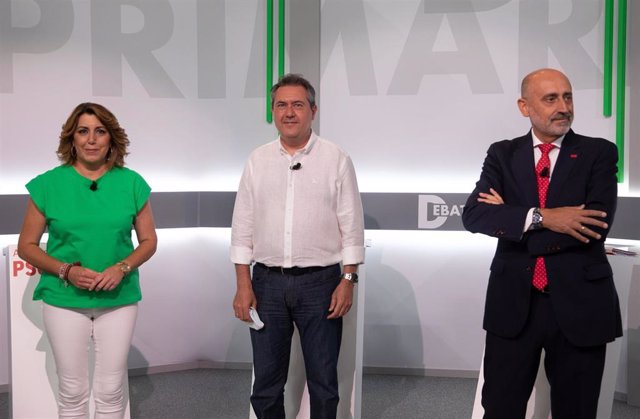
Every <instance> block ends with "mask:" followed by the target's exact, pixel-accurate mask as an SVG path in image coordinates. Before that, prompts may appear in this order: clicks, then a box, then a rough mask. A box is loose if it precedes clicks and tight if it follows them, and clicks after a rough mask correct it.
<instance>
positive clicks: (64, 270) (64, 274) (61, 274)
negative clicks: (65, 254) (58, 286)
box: [58, 262, 82, 287]
mask: <svg viewBox="0 0 640 419" xmlns="http://www.w3.org/2000/svg"><path fill="white" fill-rule="evenodd" d="M74 266H82V265H81V264H80V262H73V263H63V264H62V265H61V266H60V269H58V278H60V280H61V281H63V282H64V286H65V287H68V286H69V271H70V270H71V268H73V267H74Z"/></svg>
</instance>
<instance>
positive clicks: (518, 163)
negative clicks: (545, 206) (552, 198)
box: [511, 131, 540, 207]
mask: <svg viewBox="0 0 640 419" xmlns="http://www.w3.org/2000/svg"><path fill="white" fill-rule="evenodd" d="M511 172H512V173H513V174H514V177H515V180H516V184H517V185H520V187H521V188H522V190H521V192H522V196H523V197H524V199H525V202H524V204H526V205H527V206H530V207H538V206H539V205H540V204H539V201H538V184H537V183H536V173H535V167H534V159H533V139H532V137H531V131H529V133H528V134H527V135H525V136H524V137H520V140H519V141H518V143H517V145H516V148H515V150H514V152H513V160H512V167H511Z"/></svg>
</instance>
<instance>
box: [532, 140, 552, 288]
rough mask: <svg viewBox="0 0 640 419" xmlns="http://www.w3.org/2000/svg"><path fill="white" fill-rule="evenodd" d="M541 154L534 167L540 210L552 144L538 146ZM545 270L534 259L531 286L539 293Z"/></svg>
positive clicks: (545, 199) (541, 258) (543, 201)
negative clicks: (534, 264)
mask: <svg viewBox="0 0 640 419" xmlns="http://www.w3.org/2000/svg"><path fill="white" fill-rule="evenodd" d="M538 147H539V148H540V151H541V152H542V157H540V160H538V164H537V165H536V177H537V179H538V197H539V198H540V208H544V207H545V204H546V201H547V190H548V189H549V176H550V174H551V160H549V152H550V151H551V149H553V148H554V147H555V146H554V145H553V144H540V145H539V146H538ZM547 283H548V281H547V269H546V268H545V266H544V258H543V257H541V256H540V257H538V258H536V266H535V268H534V269H533V286H534V287H536V288H537V289H539V290H540V291H542V290H544V288H545V287H546V286H547Z"/></svg>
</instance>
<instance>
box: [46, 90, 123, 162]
mask: <svg viewBox="0 0 640 419" xmlns="http://www.w3.org/2000/svg"><path fill="white" fill-rule="evenodd" d="M85 114H88V115H93V116H95V117H96V118H98V119H99V120H100V122H101V123H102V124H103V125H104V126H105V128H106V129H107V131H108V132H109V136H110V137H111V147H110V149H109V152H108V153H107V161H106V163H107V165H108V166H109V167H113V166H118V167H122V166H124V158H125V156H127V155H128V154H129V152H128V151H127V147H128V146H129V137H127V133H126V132H125V131H124V128H122V127H121V126H120V123H118V119H117V118H116V117H115V115H114V114H113V113H111V111H110V110H109V109H107V108H105V107H104V106H102V105H100V104H98V103H90V102H86V103H81V104H79V105H78V106H76V108H75V109H74V110H73V112H71V115H69V118H67V121H66V122H65V123H64V125H63V126H62V132H60V143H59V145H58V151H57V154H58V159H59V160H60V161H61V162H62V163H63V164H66V165H72V164H74V163H75V162H76V158H77V156H76V154H75V153H73V152H72V151H73V134H74V133H75V131H76V129H77V128H78V120H79V119H80V117H81V116H82V115H85Z"/></svg>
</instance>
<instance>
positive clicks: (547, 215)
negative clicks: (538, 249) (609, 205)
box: [478, 188, 609, 243]
mask: <svg viewBox="0 0 640 419" xmlns="http://www.w3.org/2000/svg"><path fill="white" fill-rule="evenodd" d="M478 202H483V203H485V204H491V205H502V204H504V200H503V199H502V197H501V196H500V194H499V193H498V192H497V191H496V190H495V189H493V188H489V192H488V193H486V192H480V193H479V197H478ZM540 213H541V214H542V218H543V221H542V227H543V228H546V229H549V230H551V231H555V232H556V233H561V234H567V235H569V236H571V237H573V238H575V239H576V240H579V241H581V242H583V243H589V238H593V239H596V240H600V239H601V238H602V235H601V234H600V233H598V232H596V231H594V230H592V229H591V228H589V227H588V226H596V227H599V228H601V229H607V228H608V227H609V226H608V224H607V223H606V222H604V221H602V220H601V219H600V218H606V217H607V213H606V212H604V211H598V210H589V209H585V206H584V204H583V205H579V206H574V207H558V208H542V209H541V210H540Z"/></svg>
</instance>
